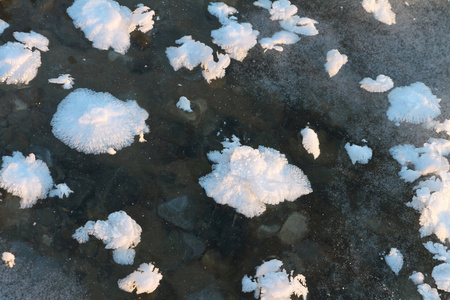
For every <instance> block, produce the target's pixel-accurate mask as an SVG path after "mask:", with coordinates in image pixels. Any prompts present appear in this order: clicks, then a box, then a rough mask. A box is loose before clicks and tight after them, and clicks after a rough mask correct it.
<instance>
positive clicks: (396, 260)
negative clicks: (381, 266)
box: [384, 248, 403, 275]
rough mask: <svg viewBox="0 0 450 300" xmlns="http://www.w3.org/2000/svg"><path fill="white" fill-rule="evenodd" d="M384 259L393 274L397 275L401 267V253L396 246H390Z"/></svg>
mask: <svg viewBox="0 0 450 300" xmlns="http://www.w3.org/2000/svg"><path fill="white" fill-rule="evenodd" d="M384 260H385V261H386V264H387V265H388V266H389V267H390V268H391V270H392V271H393V272H394V273H395V275H398V272H400V270H401V269H402V267H403V254H401V253H400V251H399V250H398V249H397V248H391V251H390V252H389V254H387V255H385V256H384Z"/></svg>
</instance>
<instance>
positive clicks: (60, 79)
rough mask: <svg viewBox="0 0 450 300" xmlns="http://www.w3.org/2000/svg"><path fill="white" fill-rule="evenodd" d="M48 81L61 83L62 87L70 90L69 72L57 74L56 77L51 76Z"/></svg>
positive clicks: (70, 78) (70, 77) (70, 79)
mask: <svg viewBox="0 0 450 300" xmlns="http://www.w3.org/2000/svg"><path fill="white" fill-rule="evenodd" d="M48 82H49V83H55V84H62V87H63V89H65V90H70V89H71V88H72V87H73V77H72V76H71V75H70V74H62V75H59V77H58V78H51V79H49V80H48Z"/></svg>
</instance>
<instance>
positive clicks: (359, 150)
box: [345, 143, 372, 164]
mask: <svg viewBox="0 0 450 300" xmlns="http://www.w3.org/2000/svg"><path fill="white" fill-rule="evenodd" d="M345 150H347V154H348V156H349V157H350V159H351V161H352V164H355V163H360V164H367V163H368V162H369V160H370V159H371V158H372V149H370V148H369V147H368V146H358V145H351V144H350V143H347V144H345Z"/></svg>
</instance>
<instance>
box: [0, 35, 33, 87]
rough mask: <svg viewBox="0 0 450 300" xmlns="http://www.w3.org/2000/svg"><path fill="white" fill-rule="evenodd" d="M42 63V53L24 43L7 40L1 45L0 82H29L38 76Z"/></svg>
mask: <svg viewBox="0 0 450 300" xmlns="http://www.w3.org/2000/svg"><path fill="white" fill-rule="evenodd" d="M40 65H41V53H40V52H39V51H37V50H35V51H31V50H30V49H28V48H26V47H25V46H24V45H23V44H20V43H16V42H7V43H6V44H4V45H2V46H0V82H6V84H18V83H23V84H28V83H29V82H30V81H31V80H33V79H34V77H36V74H37V71H38V68H39V66H40Z"/></svg>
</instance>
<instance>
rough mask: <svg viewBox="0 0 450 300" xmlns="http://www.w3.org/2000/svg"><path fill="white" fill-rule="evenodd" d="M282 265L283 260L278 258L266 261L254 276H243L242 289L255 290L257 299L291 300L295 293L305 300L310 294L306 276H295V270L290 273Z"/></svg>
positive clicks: (244, 290)
mask: <svg viewBox="0 0 450 300" xmlns="http://www.w3.org/2000/svg"><path fill="white" fill-rule="evenodd" d="M282 265H283V262H282V261H280V260H278V259H272V260H270V261H267V262H264V263H263V264H262V265H260V266H259V267H257V268H256V274H255V276H254V278H253V277H252V276H250V277H249V276H247V275H245V276H244V278H242V291H243V292H244V293H249V292H253V291H254V296H255V299H258V298H260V299H266V300H269V299H270V300H275V299H280V300H289V299H291V295H292V294H294V295H296V296H298V297H303V299H304V300H305V299H306V296H307V295H308V288H307V286H306V278H305V276H303V275H302V274H298V275H296V276H294V275H293V273H294V272H293V271H292V272H291V273H290V274H288V273H287V272H286V270H285V269H283V270H281V266H282Z"/></svg>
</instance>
